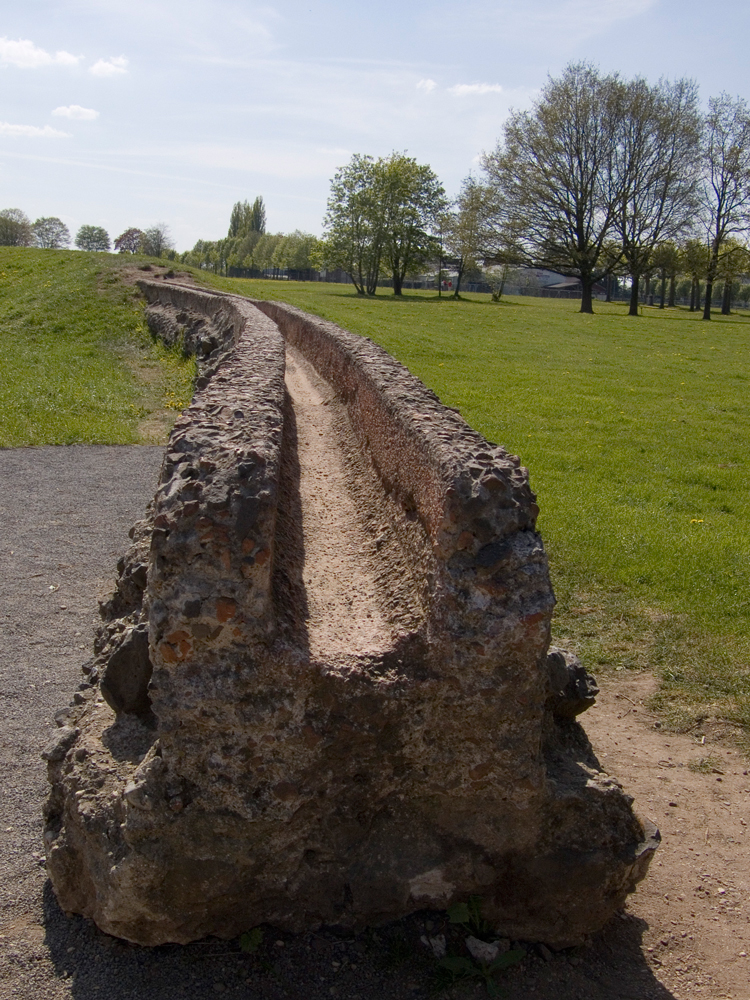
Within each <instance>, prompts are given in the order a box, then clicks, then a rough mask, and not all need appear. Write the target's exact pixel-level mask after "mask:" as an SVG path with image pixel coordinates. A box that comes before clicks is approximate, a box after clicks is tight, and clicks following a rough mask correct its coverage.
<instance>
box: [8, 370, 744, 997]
mask: <svg viewBox="0 0 750 1000" xmlns="http://www.w3.org/2000/svg"><path fill="white" fill-rule="evenodd" d="M305 377H306V376H305V373H304V371H302V372H301V373H300V369H299V368H297V370H296V372H292V373H291V375H290V390H291V391H292V392H293V394H295V397H296V398H295V406H296V414H297V419H298V423H299V434H300V438H302V439H304V440H305V441H308V442H309V447H310V448H312V449H313V450H317V449H318V447H319V446H321V447H325V440H326V434H327V433H328V431H327V430H326V427H325V420H326V419H327V418H326V417H325V415H324V414H323V416H320V413H322V411H324V410H327V409H328V407H326V405H325V401H326V397H325V395H322V396H320V398H316V397H315V393H316V392H318V393H319V392H320V390H319V387H317V388H316V386H315V385H314V384H310V383H309V379H308V385H307V386H305ZM295 379H299V381H298V382H295V381H294V380H295ZM306 407H308V408H312V410H314V411H320V413H318V412H315V413H313V414H312V416H310V414H308V415H307V416H306V415H305V414H304V413H303V410H304V409H305V408H306ZM308 416H310V420H308V419H307V417H308ZM319 419H322V420H323V421H324V423H323V424H318V423H316V421H319ZM316 436H317V437H318V438H320V439H321V440H320V442H316ZM304 447H308V445H307V444H306V445H305V446H304ZM160 459H161V452H160V449H158V448H83V447H71V448H37V449H18V450H7V451H0V481H1V482H2V484H3V489H2V491H1V492H0V518H1V519H2V520H1V521H0V523H1V524H2V529H1V530H0V570H1V571H0V636H1V637H2V642H1V643H0V713H1V715H0V723H1V724H0V767H1V768H2V775H3V779H2V781H1V782H0V1000H6V998H11V997H12V998H24V1000H26V998H40V1000H47V998H49V1000H62V998H74V1000H94V998H101V997H105V996H106V997H107V998H108V1000H125V998H134V997H137V998H138V1000H157V998H158V1000H172V998H175V1000H176V998H189V1000H193V998H195V1000H198V998H203V997H205V996H214V995H222V994H224V995H226V996H228V997H237V998H239V997H243V998H248V1000H261V998H262V1000H266V998H267V1000H277V998H286V997H291V998H298V997H299V998H310V1000H322V998H324V997H326V998H328V997H338V998H341V1000H346V998H350V1000H375V998H382V997H384V996H388V997H389V1000H401V998H411V997H425V996H427V995H429V989H430V985H431V982H432V979H431V977H432V976H433V974H434V960H433V959H432V958H431V956H430V955H429V954H428V952H427V951H426V949H425V948H424V947H423V946H422V944H420V937H421V936H422V935H423V934H424V933H425V932H427V933H436V932H437V931H439V930H440V929H441V922H442V921H443V920H444V917H443V916H442V915H440V914H437V913H432V914H420V915H417V916H415V917H414V918H411V919H409V920H406V921H402V922H400V923H399V924H397V925H392V926H391V927H387V928H382V929H379V930H378V931H377V932H375V933H367V934H363V935H360V936H359V937H356V938H355V937H352V936H346V935H337V934H335V933H334V932H327V931H326V932H321V933H318V934H307V935H301V936H297V937H293V936H291V935H281V934H277V933H275V932H274V931H273V930H272V929H270V928H269V929H266V933H265V939H264V942H263V944H262V946H261V948H260V949H259V951H258V953H257V954H255V955H245V954H242V953H241V952H240V951H239V949H238V946H237V943H236V942H229V943H227V942H219V941H213V940H209V941H205V942H198V943H196V944H194V945H191V946H189V947H186V948H180V947H176V946H175V947H163V948H157V949H152V950H146V949H141V948H135V947H131V946H128V945H124V944H122V943H120V942H117V941H115V940H113V939H112V938H109V937H107V936H106V935H103V934H101V933H100V932H99V931H97V929H96V928H95V927H93V926H92V925H91V924H90V923H88V922H87V921H85V920H82V919H80V918H77V917H71V918H69V917H66V916H65V915H64V914H63V913H62V912H61V911H60V910H59V908H58V907H57V904H56V902H55V899H54V895H53V894H52V892H51V889H50V885H49V881H48V880H47V878H46V873H45V871H44V867H43V860H42V845H41V833H42V821H41V809H42V803H43V800H44V797H45V794H46V777H45V770H44V766H43V763H42V761H41V760H40V758H39V753H40V751H41V749H42V748H43V747H44V746H45V744H46V743H47V741H48V739H49V737H50V736H51V735H52V733H53V731H54V724H53V722H52V720H53V716H54V712H55V711H56V710H57V709H58V708H60V707H62V706H63V705H65V704H66V703H67V702H68V701H69V698H70V695H71V693H72V692H73V691H74V690H75V688H76V687H77V685H78V683H79V681H80V665H81V663H82V662H83V661H84V660H85V658H86V657H87V655H88V650H89V648H90V644H91V629H92V625H93V623H94V621H95V619H96V613H95V612H96V598H97V597H99V596H102V595H103V594H104V593H105V592H106V590H107V589H108V587H109V586H111V583H112V582H113V579H114V571H115V562H116V559H117V555H118V553H119V551H121V550H122V549H123V548H124V547H125V544H126V541H127V529H128V527H129V525H130V524H131V523H132V522H133V521H134V520H136V519H137V518H138V517H139V516H140V515H141V513H142V511H143V508H144V506H145V503H146V502H147V500H148V499H149V498H150V496H151V495H152V494H153V491H154V488H155V482H156V475H157V471H158V466H159V463H160ZM311 467H312V466H311ZM345 471H346V470H344V472H343V473H342V474H345ZM317 474H319V473H315V474H314V475H317ZM308 485H309V489H308V486H305V487H304V489H303V490H302V491H301V492H303V494H307V495H308V497H309V498H310V502H311V503H315V492H316V490H315V482H314V478H313V479H311V480H310V482H309V484H308ZM337 488H338V487H337ZM303 502H304V499H303ZM326 516H327V515H326ZM331 516H332V517H334V518H338V520H336V521H335V523H333V524H332V528H331V530H333V531H337V532H339V533H343V534H346V533H347V532H354V535H352V536H351V538H353V539H354V542H353V544H357V545H358V544H359V540H358V536H357V535H356V533H357V532H358V531H359V530H360V528H358V527H357V518H356V517H354V516H353V515H352V511H351V509H350V508H349V509H348V512H347V508H346V506H345V507H344V508H342V510H340V511H338V512H336V513H334V514H332V515H331ZM309 544H311V545H314V544H317V543H316V542H315V541H314V540H310V541H309ZM361 572H363V569H362V566H361V565H360V566H356V565H355V566H351V565H350V564H348V563H342V565H341V570H340V574H339V577H338V583H336V584H335V585H332V586H334V591H333V592H332V594H331V601H332V602H333V605H334V606H336V607H338V608H339V610H341V604H340V602H341V601H344V604H345V605H346V606H348V604H347V599H348V597H350V596H351V597H352V599H355V598H354V595H352V594H351V591H352V590H353V589H355V586H356V588H359V583H356V584H353V583H352V581H353V580H356V581H358V580H359V577H358V576H356V575H355V576H352V574H357V573H361ZM364 572H365V573H367V572H369V571H368V570H367V569H366V568H365V570H364ZM368 587H370V583H368V582H367V579H365V581H364V583H362V588H363V590H362V592H363V593H364V594H367V593H370V594H371V597H372V602H373V604H372V611H371V613H373V614H375V615H376V617H375V619H374V621H373V624H372V627H373V628H374V629H375V630H376V634H377V635H381V634H382V632H380V631H378V630H380V629H381V628H382V627H384V626H383V625H382V624H381V619H378V618H377V614H378V608H379V607H380V605H379V598H378V596H377V594H375V593H374V592H373V591H372V590H370V591H368ZM313 589H314V588H313ZM347 591H349V593H347ZM356 600H365V601H367V600H370V598H368V597H356ZM336 602H339V604H336ZM326 614H328V612H327V611H326V609H325V608H323V607H321V608H320V609H319V610H316V609H315V608H313V609H312V611H311V612H310V620H311V621H313V622H316V623H317V622H320V623H323V626H325V621H326V617H325V616H326ZM347 614H348V612H347ZM337 615H338V612H337ZM365 617H366V612H365ZM325 627H327V626H325ZM344 627H345V628H348V627H349V626H348V625H346V624H345V625H344ZM369 627H370V626H368V628H369ZM313 632H314V628H313ZM369 641H370V640H369V639H368V642H369ZM653 683H654V682H653V680H652V678H650V676H649V675H646V674H643V675H637V676H632V675H631V676H625V677H622V676H621V675H615V676H612V677H605V678H600V684H601V687H602V694H601V696H600V698H599V702H598V704H597V706H596V707H595V708H594V709H592V710H591V711H590V712H589V713H587V715H586V716H584V717H583V721H584V723H585V726H586V729H587V731H588V733H589V735H590V737H591V739H592V742H593V744H594V747H595V749H596V751H597V753H598V755H599V759H600V760H601V762H602V764H603V765H604V766H605V767H606V768H607V770H609V771H610V773H612V774H614V775H616V776H617V777H618V778H620V779H621V780H622V782H623V784H624V785H625V787H626V788H627V789H628V790H629V791H630V792H631V794H633V795H634V796H635V798H636V805H637V807H638V808H639V810H640V811H641V812H643V813H645V814H647V815H649V816H650V817H651V818H652V819H654V820H655V821H656V822H657V823H658V825H659V826H660V828H661V830H662V834H663V838H664V841H663V844H662V846H661V848H660V850H659V852H658V853H657V856H656V859H655V862H654V864H653V865H652V868H651V873H650V875H649V877H648V879H647V880H646V881H645V882H644V883H643V884H642V885H641V887H640V888H639V889H638V891H637V892H636V893H635V895H634V896H633V897H631V900H630V902H629V904H628V907H627V909H626V911H625V912H624V913H622V914H620V915H619V916H618V917H617V918H615V919H614V920H613V921H611V923H610V924H609V925H608V927H606V928H605V929H604V931H603V932H602V933H601V934H599V935H597V936H596V938H594V940H592V941H591V942H590V944H589V946H588V947H585V948H581V949H578V950H576V951H572V952H565V953H560V954H557V955H550V954H547V955H546V957H545V956H544V955H543V954H542V953H540V952H539V951H538V950H537V949H530V951H529V955H528V957H527V959H526V960H525V961H524V962H523V964H522V965H520V966H519V967H517V968H516V969H514V970H512V971H510V972H509V973H507V974H506V976H505V977H504V979H503V981H502V983H501V986H502V989H503V991H504V995H505V996H506V997H507V998H508V1000H521V998H528V997H535V998H543V1000H605V998H606V1000H646V998H649V1000H670V998H673V1000H692V998H696V997H700V998H710V1000H719V998H726V997H732V998H734V1000H747V998H748V997H750V985H749V984H750V959H748V953H749V952H750V923H749V921H750V910H748V909H747V906H748V905H749V904H748V902H747V898H748V897H747V889H748V886H749V884H750V858H749V856H748V847H747V838H748V836H749V835H748V833H747V830H748V827H747V825H746V824H748V823H750V777H749V776H748V765H747V762H746V761H743V759H742V758H741V757H740V756H739V755H738V754H737V752H736V751H735V750H734V749H732V747H731V746H729V745H727V746H723V745H722V744H721V743H720V742H717V739H716V737H715V736H714V735H712V734H711V733H707V734H706V741H705V743H702V742H701V734H698V735H697V736H695V735H693V736H674V735H669V734H665V733H664V732H663V731H662V730H661V729H659V728H656V723H658V719H656V718H655V717H654V716H652V715H650V714H649V713H648V712H647V710H646V709H645V707H644V701H645V700H646V699H647V697H648V693H649V691H650V689H651V685H653ZM691 766H692V767H693V768H695V767H697V766H701V767H702V768H703V771H704V772H706V773H702V772H701V771H696V770H692V769H691ZM446 995H453V996H455V997H464V996H465V997H469V996H481V995H484V987H483V986H481V985H480V984H465V985H460V986H457V987H453V988H452V989H451V991H449V993H448V994H446Z"/></svg>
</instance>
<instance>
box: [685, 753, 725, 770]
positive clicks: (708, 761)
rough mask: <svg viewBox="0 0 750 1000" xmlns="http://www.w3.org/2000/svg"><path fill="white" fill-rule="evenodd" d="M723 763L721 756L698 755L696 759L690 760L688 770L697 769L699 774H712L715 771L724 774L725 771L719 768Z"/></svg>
mask: <svg viewBox="0 0 750 1000" xmlns="http://www.w3.org/2000/svg"><path fill="white" fill-rule="evenodd" d="M722 763H723V761H722V760H721V759H720V758H719V757H715V756H714V755H713V754H708V756H706V757H696V758H695V760H690V761H688V770H690V771H695V772H696V773H697V774H712V773H713V772H714V771H719V773H720V774H723V773H724V772H723V771H721V770H720V768H719V765H720V764H722Z"/></svg>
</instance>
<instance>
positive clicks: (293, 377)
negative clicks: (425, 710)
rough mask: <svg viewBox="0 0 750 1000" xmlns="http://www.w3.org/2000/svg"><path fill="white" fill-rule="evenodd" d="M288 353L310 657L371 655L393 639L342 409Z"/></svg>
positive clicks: (294, 355) (293, 353)
mask: <svg viewBox="0 0 750 1000" xmlns="http://www.w3.org/2000/svg"><path fill="white" fill-rule="evenodd" d="M286 354H287V359H286V385H287V391H288V392H289V395H290V396H291V400H292V406H293V408H294V414H295V417H296V424H297V455H298V457H299V466H300V482H299V493H300V500H301V506H302V533H303V544H304V553H305V557H304V569H303V571H302V578H303V581H304V586H305V591H306V594H307V601H308V620H307V622H306V625H307V633H308V641H309V644H310V653H311V654H312V656H313V657H315V656H318V655H320V656H321V657H323V658H327V659H330V658H331V657H336V656H337V655H340V656H342V657H343V656H346V655H348V654H351V653H355V654H362V653H368V654H370V655H377V654H378V653H382V652H385V651H386V650H387V649H388V648H389V647H390V646H391V643H392V639H393V635H392V629H391V627H390V625H389V623H388V620H387V618H386V615H385V614H384V609H383V607H382V603H383V602H382V598H381V595H380V587H379V582H378V567H377V565H376V562H375V560H374V559H373V557H372V554H371V552H370V551H369V550H370V538H369V535H368V533H367V532H366V530H365V525H364V523H363V519H362V516H361V512H360V511H358V510H357V503H356V499H355V497H354V495H353V494H352V492H351V490H350V488H349V480H350V470H349V468H348V464H347V461H346V456H345V453H344V451H342V439H341V438H342V435H341V431H342V425H343V429H344V431H345V433H346V431H348V434H347V437H349V436H351V435H352V431H351V428H350V427H349V426H348V423H349V422H348V418H347V417H346V407H345V406H344V405H343V404H342V403H341V402H339V401H338V400H337V399H336V398H335V396H334V394H333V391H332V389H331V387H330V385H328V383H327V382H325V381H323V380H322V379H321V378H320V376H319V375H318V374H317V372H316V371H315V369H314V368H313V367H312V365H311V364H310V363H309V362H308V361H307V360H305V358H304V357H303V355H301V354H300V353H299V352H298V351H295V350H294V348H293V347H290V346H289V345H287V349H286ZM351 444H352V445H353V441H352V442H351Z"/></svg>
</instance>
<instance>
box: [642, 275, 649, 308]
mask: <svg viewBox="0 0 750 1000" xmlns="http://www.w3.org/2000/svg"><path fill="white" fill-rule="evenodd" d="M650 294H651V275H650V274H647V275H646V287H645V288H644V290H643V301H644V303H645V302H648V297H649V295H650Z"/></svg>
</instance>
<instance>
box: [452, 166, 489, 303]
mask: <svg viewBox="0 0 750 1000" xmlns="http://www.w3.org/2000/svg"><path fill="white" fill-rule="evenodd" d="M487 202H488V197H487V192H486V190H485V187H484V185H482V184H479V183H478V182H477V181H475V180H474V178H473V177H467V178H466V180H464V182H463V184H462V185H461V191H460V193H459V195H458V198H456V201H455V205H454V209H453V211H452V212H450V213H448V214H447V216H446V224H445V227H444V228H445V235H444V237H443V243H444V246H445V250H446V251H447V253H448V254H449V256H451V257H453V258H454V259H455V260H456V262H457V265H456V267H457V274H456V287H455V288H454V289H453V297H454V298H456V299H457V298H458V295H459V292H460V290H461V279H462V278H463V276H464V273H465V272H466V271H467V270H469V269H472V268H476V267H478V266H479V262H480V260H481V259H482V258H483V256H484V253H483V251H484V246H485V242H486V232H485V210H486V206H487ZM500 295H502V290H501V291H500ZM500 295H498V298H500Z"/></svg>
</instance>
